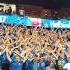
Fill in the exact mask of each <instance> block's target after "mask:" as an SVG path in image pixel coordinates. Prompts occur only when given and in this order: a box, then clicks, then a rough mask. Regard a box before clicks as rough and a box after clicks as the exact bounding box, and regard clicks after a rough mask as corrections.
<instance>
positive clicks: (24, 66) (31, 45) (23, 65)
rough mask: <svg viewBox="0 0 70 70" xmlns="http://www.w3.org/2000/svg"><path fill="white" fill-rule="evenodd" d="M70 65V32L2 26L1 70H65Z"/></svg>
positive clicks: (0, 43) (0, 27)
mask: <svg viewBox="0 0 70 70" xmlns="http://www.w3.org/2000/svg"><path fill="white" fill-rule="evenodd" d="M68 62H70V30H67V29H66V30H64V29H47V28H40V27H38V28H34V27H26V26H12V25H0V69H1V70H63V67H64V65H65V64H66V63H68Z"/></svg>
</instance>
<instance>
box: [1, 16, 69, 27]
mask: <svg viewBox="0 0 70 70" xmlns="http://www.w3.org/2000/svg"><path fill="white" fill-rule="evenodd" d="M0 23H5V24H11V25H20V24H21V25H24V26H36V27H44V28H70V20H67V19H59V20H52V19H41V18H32V17H26V16H25V17H21V16H18V15H0Z"/></svg>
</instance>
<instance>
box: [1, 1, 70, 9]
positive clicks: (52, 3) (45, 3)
mask: <svg viewBox="0 0 70 70" xmlns="http://www.w3.org/2000/svg"><path fill="white" fill-rule="evenodd" d="M0 2H2V3H4V2H5V3H15V4H26V5H36V6H42V7H44V8H57V9H58V8H62V7H70V0H0Z"/></svg>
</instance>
